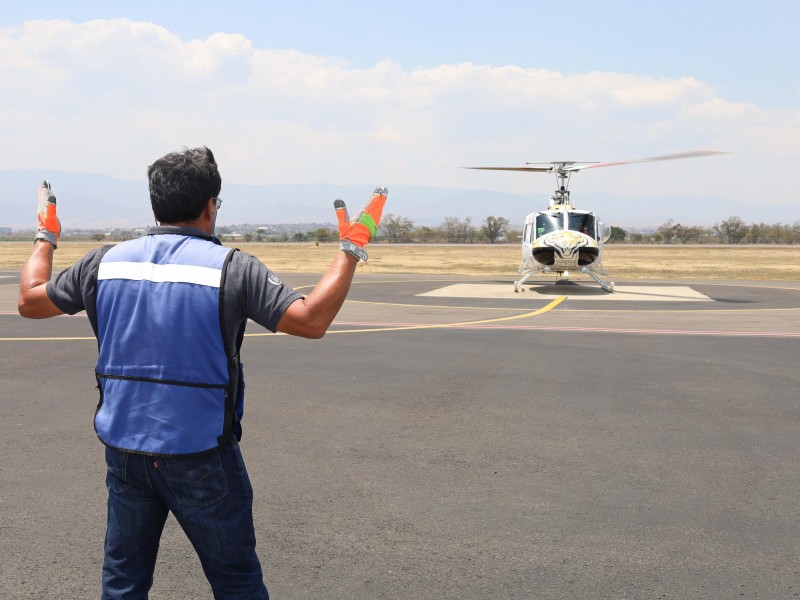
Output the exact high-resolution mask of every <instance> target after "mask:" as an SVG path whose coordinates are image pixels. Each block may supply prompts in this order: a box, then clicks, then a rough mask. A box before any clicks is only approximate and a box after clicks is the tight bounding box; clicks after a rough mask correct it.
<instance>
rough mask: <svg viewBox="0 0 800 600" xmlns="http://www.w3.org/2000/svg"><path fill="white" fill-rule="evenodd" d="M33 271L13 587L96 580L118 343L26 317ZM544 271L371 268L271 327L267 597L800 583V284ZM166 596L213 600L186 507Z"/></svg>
mask: <svg viewBox="0 0 800 600" xmlns="http://www.w3.org/2000/svg"><path fill="white" fill-rule="evenodd" d="M18 276H19V272H18V271H13V270H6V271H0V376H1V381H2V384H0V385H1V386H2V387H1V388H0V389H2V402H0V453H2V457H3V459H2V462H1V463H0V464H2V467H0V469H1V470H0V479H1V484H2V485H0V532H2V538H1V539H0V553H1V554H2V556H3V560H2V561H0V587H1V588H2V595H3V597H4V598H9V599H22V598H26V599H28V598H35V599H49V598H65V599H66V598H69V599H82V598H97V597H99V595H100V568H101V564H102V546H103V538H104V532H105V497H106V490H105V485H104V477H105V473H104V471H105V466H104V461H103V447H102V444H101V443H100V442H99V441H98V440H97V437H96V436H95V434H94V431H93V429H92V416H93V414H94V410H95V407H96V404H97V400H98V396H97V392H96V390H95V380H94V374H93V369H94V363H95V360H96V352H97V346H96V343H95V341H94V338H93V337H92V332H91V328H90V327H89V323H88V320H87V319H86V317H85V316H84V315H83V314H81V315H77V316H73V317H68V316H63V317H57V318H53V319H48V320H46V321H31V320H26V319H23V318H21V317H19V315H17V313H16V295H17V282H18ZM284 279H285V280H286V281H287V282H288V283H289V284H290V285H293V286H295V287H296V288H298V289H301V290H309V289H311V287H313V285H314V283H316V281H318V279H319V275H305V274H288V275H285V276H284ZM529 283H530V282H529ZM532 283H533V285H526V286H525V288H526V291H525V292H524V293H520V294H515V293H514V292H513V278H511V277H465V276H448V277H442V276H420V275H360V274H358V275H357V276H356V280H355V283H354V285H353V287H352V290H351V293H350V296H349V298H348V301H347V302H346V303H345V305H344V307H343V309H342V311H341V313H340V315H339V317H338V318H337V320H336V322H335V323H334V325H333V327H332V328H331V330H330V331H329V333H328V335H326V337H325V338H324V339H322V340H317V341H311V340H302V339H296V338H291V337H289V336H284V335H274V334H271V333H269V332H267V331H265V330H263V329H262V328H260V327H258V326H256V325H254V324H250V326H249V327H248V335H247V337H246V338H245V343H244V348H243V351H242V360H243V363H244V365H245V373H246V378H247V404H246V414H245V420H244V430H245V432H244V438H243V440H242V449H243V453H244V456H245V459H246V461H247V465H248V470H249V472H250V477H251V480H252V483H253V487H254V490H255V505H254V511H255V523H256V533H257V537H258V550H259V555H260V557H261V559H262V563H263V566H264V570H265V580H266V582H267V585H268V587H269V590H270V593H271V595H272V597H273V598H277V599H281V598H334V599H338V598H359V599H360V598H547V599H550V598H552V599H569V598H587V599H588V598H591V599H600V598H609V599H612V598H613V599H620V598H635V599H651V598H653V599H655V598H692V599H702V598H734V597H737V598H793V597H798V596H800V561H799V560H798V559H799V558H800V542H799V541H798V540H800V508H799V507H800V503H798V498H800V477H799V476H798V475H800V444H798V431H800V392H799V391H798V390H800V369H798V358H800V282H767V281H689V280H687V281H624V282H617V292H615V293H614V294H607V293H606V292H603V291H602V290H600V289H599V288H598V287H597V286H596V285H595V284H594V283H593V282H591V281H588V280H587V281H581V282H579V283H578V284H572V285H553V284H552V282H546V281H545V280H540V281H537V282H532ZM150 597H151V598H154V599H155V598H157V599H181V600H185V599H208V598H211V597H212V595H211V592H210V590H209V588H208V585H207V583H206V581H205V578H204V576H203V573H202V570H201V568H200V565H199V562H198V560H197V558H196V556H195V554H194V552H193V550H192V548H191V546H190V544H189V542H188V541H187V540H186V538H185V536H184V535H183V533H182V532H181V531H180V528H179V527H178V526H177V524H176V523H175V521H174V519H172V518H170V519H169V521H168V524H167V528H166V530H165V532H164V536H163V540H162V546H161V551H160V555H159V562H158V565H157V570H156V575H155V583H154V586H153V590H152V593H151V596H150Z"/></svg>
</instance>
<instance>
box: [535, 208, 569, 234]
mask: <svg viewBox="0 0 800 600" xmlns="http://www.w3.org/2000/svg"><path fill="white" fill-rule="evenodd" d="M562 229H564V214H563V213H561V212H556V213H541V214H538V215H536V237H537V238H539V237H542V236H543V235H544V234H546V233H550V232H551V231H560V230H562Z"/></svg>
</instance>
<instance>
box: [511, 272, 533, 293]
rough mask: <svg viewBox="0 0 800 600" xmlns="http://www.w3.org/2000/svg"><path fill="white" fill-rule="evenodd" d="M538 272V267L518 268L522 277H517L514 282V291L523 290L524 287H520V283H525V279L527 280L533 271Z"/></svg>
mask: <svg viewBox="0 0 800 600" xmlns="http://www.w3.org/2000/svg"><path fill="white" fill-rule="evenodd" d="M538 272H539V269H538V268H537V269H527V270H525V271H522V270H520V273H521V274H522V278H521V279H519V280H518V281H515V282H514V291H515V292H517V293H519V292H524V291H525V289H524V288H523V287H522V284H523V283H525V282H526V281H528V278H529V277H530V276H531V275H533V274H534V273H538Z"/></svg>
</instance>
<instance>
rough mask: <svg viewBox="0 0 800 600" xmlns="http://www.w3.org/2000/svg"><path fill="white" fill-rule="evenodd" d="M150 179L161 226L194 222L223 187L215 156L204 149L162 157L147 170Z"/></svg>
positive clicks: (151, 194)
mask: <svg viewBox="0 0 800 600" xmlns="http://www.w3.org/2000/svg"><path fill="white" fill-rule="evenodd" d="M147 179H148V182H149V186H150V204H152V206H153V214H154V215H155V218H156V221H158V222H159V223H180V222H182V221H193V220H194V219H196V218H197V217H199V216H200V214H201V213H202V212H203V209H204V208H205V207H206V204H207V203H208V201H209V199H210V198H213V197H215V196H218V195H219V191H220V189H221V188H222V178H221V177H220V176H219V170H218V169H217V163H216V161H215V160H214V154H213V153H212V152H211V150H209V149H208V148H206V147H205V146H202V147H200V148H191V149H189V148H184V149H183V152H170V153H169V154H167V155H166V156H163V157H162V158H159V159H158V160H157V161H156V162H154V163H153V164H152V165H150V166H149V167H147Z"/></svg>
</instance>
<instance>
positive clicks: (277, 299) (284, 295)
mask: <svg viewBox="0 0 800 600" xmlns="http://www.w3.org/2000/svg"><path fill="white" fill-rule="evenodd" d="M225 298H226V302H228V301H229V299H230V300H232V301H233V302H234V304H235V305H236V306H237V307H238V309H239V310H240V311H241V315H242V317H244V318H246V319H252V320H253V321H255V322H256V323H258V324H259V325H261V326H263V327H266V328H267V329H269V330H270V331H272V332H273V333H274V332H275V331H276V329H277V326H278V321H280V320H281V317H282V316H283V313H284V312H285V311H286V309H287V308H289V305H290V304H291V303H292V302H294V301H295V300H299V299H300V298H302V294H300V292H297V291H295V290H293V289H292V288H291V287H289V286H288V285H286V284H285V283H284V282H283V281H281V279H280V278H279V277H278V276H277V275H276V274H275V273H273V272H272V271H270V270H269V269H268V268H267V266H266V265H264V263H262V262H261V261H260V260H258V259H257V258H256V257H254V256H251V255H250V254H247V253H245V252H236V253H235V254H234V256H233V258H232V259H231V262H230V264H229V265H228V273H227V275H226V279H225Z"/></svg>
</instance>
